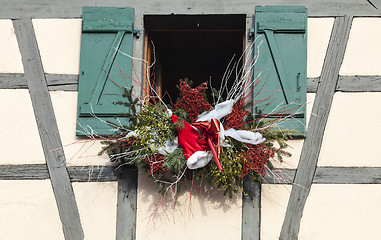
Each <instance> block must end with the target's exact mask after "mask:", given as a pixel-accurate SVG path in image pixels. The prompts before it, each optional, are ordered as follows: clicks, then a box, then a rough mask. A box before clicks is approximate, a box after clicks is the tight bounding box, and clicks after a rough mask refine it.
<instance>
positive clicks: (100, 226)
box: [73, 182, 118, 240]
mask: <svg viewBox="0 0 381 240" xmlns="http://www.w3.org/2000/svg"><path fill="white" fill-rule="evenodd" d="M73 189H74V194H75V199H76V200H77V204H78V210H79V215H80V218H81V224H82V228H83V232H84V234H85V239H86V240H96V239H99V240H103V239H115V230H116V202H117V194H118V183H117V182H84V183H73Z"/></svg>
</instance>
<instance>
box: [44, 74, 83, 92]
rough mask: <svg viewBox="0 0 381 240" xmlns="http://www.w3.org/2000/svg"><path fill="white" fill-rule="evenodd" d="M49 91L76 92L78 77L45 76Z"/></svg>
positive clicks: (66, 75) (62, 75)
mask: <svg viewBox="0 0 381 240" xmlns="http://www.w3.org/2000/svg"><path fill="white" fill-rule="evenodd" d="M45 76H46V81H47V84H48V89H49V91H56V90H63V91H78V75H74V74H45Z"/></svg>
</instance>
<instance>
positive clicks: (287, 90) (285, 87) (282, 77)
mask: <svg viewBox="0 0 381 240" xmlns="http://www.w3.org/2000/svg"><path fill="white" fill-rule="evenodd" d="M265 36H266V39H267V42H268V44H269V47H270V52H271V55H272V58H273V61H274V63H275V69H276V72H277V74H278V77H279V82H280V84H281V87H282V91H283V94H284V95H285V101H286V104H289V103H291V102H292V101H294V100H295V96H294V92H293V91H292V90H293V89H292V88H291V86H290V81H289V77H288V76H287V69H286V68H285V67H284V65H283V61H282V57H281V55H280V53H279V50H278V46H277V44H276V42H275V38H274V34H273V31H270V30H265Z"/></svg>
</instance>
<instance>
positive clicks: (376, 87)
mask: <svg viewBox="0 0 381 240" xmlns="http://www.w3.org/2000/svg"><path fill="white" fill-rule="evenodd" d="M336 91H342V92H381V76H340V77H339V81H338V83H337V87H336Z"/></svg>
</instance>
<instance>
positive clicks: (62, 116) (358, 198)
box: [0, 0, 381, 240]
mask: <svg viewBox="0 0 381 240" xmlns="http://www.w3.org/2000/svg"><path fill="white" fill-rule="evenodd" d="M0 3H1V5H2V6H3V7H2V8H0V31H1V34H0V56H1V57H0V112H1V120H0V133H1V134H0V149H1V152H0V239H84V238H85V239H90V240H92V239H102V240H105V239H118V240H119V239H176V238H181V239H243V240H247V239H263V240H273V239H282V240H283V239H306V240H307V239H308V240H310V239H379V238H381V230H380V228H379V225H380V219H379V216H380V215H381V208H380V207H379V206H380V204H379V202H380V200H381V185H380V184H381V181H380V179H381V158H380V155H381V148H380V147H379V142H380V141H379V135H380V133H381V121H379V119H380V118H381V77H380V76H381V60H380V58H379V56H381V45H380V42H381V33H380V31H378V30H377V29H381V12H380V10H381V3H379V1H376V0H371V1H365V0H363V1H359V0H351V1H341V0H337V1H313V2H310V1H254V2H253V1H206V0H205V1H201V0H200V1H197V0H196V1H192V0H191V1H169V0H165V1H148V0H147V1H144V0H143V1H141V0H140V1H136V0H132V1H127V2H125V1H120V0H115V1H112V0H107V1H102V2H101V3H98V2H94V1H71V0H70V1H50V2H49V3H46V2H45V1H40V0H32V1H30V0H29V1H25V0H18V1H15V2H9V1H3V0H0ZM99 5H102V6H120V7H132V8H135V28H136V29H140V30H143V25H144V23H143V16H144V14H151V15H152V14H172V13H173V14H246V16H247V24H246V25H247V28H248V29H249V28H251V27H252V22H253V13H254V7H255V6H256V5H305V6H306V7H307V9H308V32H307V34H308V35H307V36H308V46H307V59H308V60H307V78H308V87H307V89H308V94H307V102H308V104H307V126H308V127H307V135H306V138H305V139H298V140H292V141H291V146H292V149H290V152H291V153H292V154H293V155H292V157H290V158H288V159H286V161H285V162H284V163H282V164H277V165H276V167H277V168H278V169H279V170H278V171H279V174H280V175H281V177H283V178H284V179H285V180H284V181H283V182H279V181H278V180H277V179H275V178H274V177H272V176H271V175H268V176H267V177H266V179H265V181H264V183H263V184H261V185H260V184H258V183H246V184H245V189H246V190H247V192H248V195H246V196H245V197H243V198H242V197H240V196H238V197H234V198H232V199H227V198H226V197H223V196H222V194H221V193H220V192H218V191H216V190H213V189H212V190H209V191H203V192H201V193H200V192H198V191H195V192H193V193H192V198H191V199H190V198H189V195H188V194H186V193H184V194H181V195H180V197H179V202H180V203H182V205H179V206H177V208H176V209H175V210H173V209H168V212H167V214H161V215H158V216H156V217H155V218H154V219H151V218H150V214H151V213H152V211H151V210H153V209H155V207H154V204H153V203H154V201H155V200H157V199H159V198H160V195H159V194H158V193H157V189H156V188H155V186H154V184H153V183H152V181H151V180H150V179H148V178H147V177H146V176H145V174H139V173H138V175H136V171H135V170H134V169H126V170H125V172H124V173H121V172H118V171H115V168H114V166H112V165H111V164H110V163H109V162H108V158H107V156H104V155H102V156H98V152H99V150H100V149H101V145H100V143H99V142H98V141H97V142H94V141H87V140H86V139H84V138H79V137H76V134H75V129H76V111H77V86H78V71H79V70H78V69H79V51H80V37H81V11H82V6H99ZM141 34H142V35H144V31H143V32H142V33H141ZM142 35H141V37H140V38H136V37H135V38H134V49H133V55H134V57H136V58H143V56H144V52H143V49H144V37H142ZM247 41H249V40H247ZM249 43H250V42H247V44H249ZM137 75H138V76H141V79H143V76H142V73H141V70H140V69H138V70H137ZM136 187H137V191H136ZM150 220H151V221H150Z"/></svg>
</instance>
